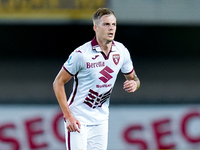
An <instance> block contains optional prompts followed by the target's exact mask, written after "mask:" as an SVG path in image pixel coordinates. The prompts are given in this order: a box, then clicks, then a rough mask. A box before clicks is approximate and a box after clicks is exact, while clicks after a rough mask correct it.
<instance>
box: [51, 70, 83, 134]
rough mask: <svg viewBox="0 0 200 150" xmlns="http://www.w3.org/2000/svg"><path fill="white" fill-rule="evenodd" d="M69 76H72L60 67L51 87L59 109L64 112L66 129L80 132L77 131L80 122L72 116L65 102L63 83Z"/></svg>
mask: <svg viewBox="0 0 200 150" xmlns="http://www.w3.org/2000/svg"><path fill="white" fill-rule="evenodd" d="M71 78H72V76H71V75H70V74H69V73H68V72H67V71H65V70H64V69H63V68H62V69H61V70H60V72H59V73H58V75H57V76H56V78H55V80H54V82H53V89H54V92H55V95H56V98H57V100H58V103H59V105H60V107H61V110H62V112H63V114H64V117H65V119H66V123H67V129H68V131H69V132H75V131H78V132H80V131H79V129H80V126H81V125H80V122H79V121H78V120H76V119H75V118H74V117H73V116H72V114H71V112H70V109H69V106H68V104H67V96H66V93H65V87H64V84H65V83H66V82H68V81H69V80H70V79H71ZM77 125H78V127H77ZM78 128H79V129H78Z"/></svg>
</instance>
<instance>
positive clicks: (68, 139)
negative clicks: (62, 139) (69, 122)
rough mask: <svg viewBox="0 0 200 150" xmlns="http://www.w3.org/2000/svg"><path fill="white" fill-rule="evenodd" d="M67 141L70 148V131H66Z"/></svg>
mask: <svg viewBox="0 0 200 150" xmlns="http://www.w3.org/2000/svg"><path fill="white" fill-rule="evenodd" d="M67 143H68V150H71V145H70V132H68V137H67Z"/></svg>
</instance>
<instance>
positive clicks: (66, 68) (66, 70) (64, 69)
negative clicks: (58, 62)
mask: <svg viewBox="0 0 200 150" xmlns="http://www.w3.org/2000/svg"><path fill="white" fill-rule="evenodd" d="M63 69H64V70H65V71H67V72H68V73H69V74H70V75H71V76H74V75H73V74H71V73H70V72H69V71H68V70H67V68H65V66H63Z"/></svg>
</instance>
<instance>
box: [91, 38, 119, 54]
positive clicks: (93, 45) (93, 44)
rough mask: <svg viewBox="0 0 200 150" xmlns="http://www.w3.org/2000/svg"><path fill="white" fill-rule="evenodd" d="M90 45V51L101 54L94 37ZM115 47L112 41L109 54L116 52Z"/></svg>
mask: <svg viewBox="0 0 200 150" xmlns="http://www.w3.org/2000/svg"><path fill="white" fill-rule="evenodd" d="M91 45H92V49H93V50H96V51H97V52H102V50H101V48H100V46H99V44H98V43H97V40H96V37H94V38H93V40H92V41H91ZM116 50H117V48H116V45H115V43H114V41H112V48H111V52H113V51H116Z"/></svg>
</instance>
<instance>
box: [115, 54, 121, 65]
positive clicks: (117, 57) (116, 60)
mask: <svg viewBox="0 0 200 150" xmlns="http://www.w3.org/2000/svg"><path fill="white" fill-rule="evenodd" d="M119 60H120V55H119V54H114V55H113V61H114V63H115V65H117V64H118V63H119Z"/></svg>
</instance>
